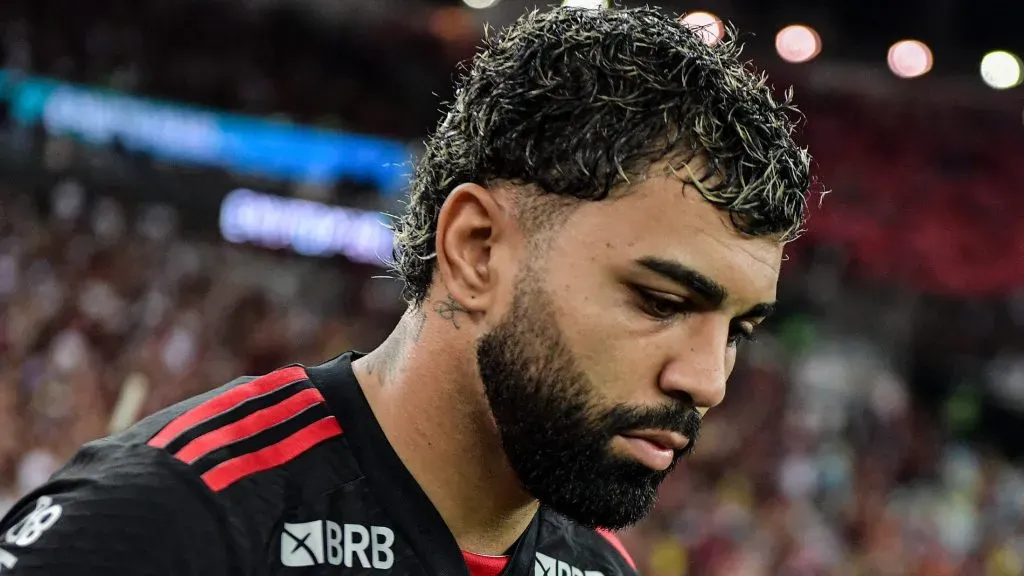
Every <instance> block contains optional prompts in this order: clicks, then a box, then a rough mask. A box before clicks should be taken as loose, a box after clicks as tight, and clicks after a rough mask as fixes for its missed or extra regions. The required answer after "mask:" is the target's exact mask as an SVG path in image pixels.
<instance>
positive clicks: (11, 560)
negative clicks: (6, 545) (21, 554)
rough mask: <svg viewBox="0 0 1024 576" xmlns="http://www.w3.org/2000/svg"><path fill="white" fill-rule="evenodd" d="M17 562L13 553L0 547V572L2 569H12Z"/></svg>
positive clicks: (0, 572) (1, 572)
mask: <svg viewBox="0 0 1024 576" xmlns="http://www.w3.org/2000/svg"><path fill="white" fill-rule="evenodd" d="M17 563H18V558H17V557H15V556H14V554H11V553H10V552H8V551H7V550H4V549H3V548H0V574H3V573H4V570H14V565H15V564H17Z"/></svg>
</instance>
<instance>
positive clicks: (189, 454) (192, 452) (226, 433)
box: [174, 388, 324, 464]
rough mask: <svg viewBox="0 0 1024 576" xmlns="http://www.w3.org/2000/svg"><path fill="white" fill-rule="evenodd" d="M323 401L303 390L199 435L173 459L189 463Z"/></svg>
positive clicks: (311, 391) (316, 392)
mask: <svg viewBox="0 0 1024 576" xmlns="http://www.w3.org/2000/svg"><path fill="white" fill-rule="evenodd" d="M323 401H324V397H323V396H321V395H320V391H319V390H317V389H316V388H307V389H305V390H303V391H301V392H299V393H298V394H294V395H292V396H289V397H288V398H286V399H285V400H283V401H281V402H280V403H278V404H275V405H273V406H268V407H266V408H264V409H262V410H258V411H256V412H253V413H252V414H249V415H248V416H246V417H245V418H242V419H241V420H239V421H237V422H232V423H231V424H228V425H226V426H224V427H222V428H218V429H216V430H213V431H211V432H207V433H206V434H203V435H202V436H200V437H198V438H196V439H195V440H193V441H191V442H189V443H188V444H186V445H185V446H184V447H183V448H182V449H181V450H179V451H178V452H177V453H176V454H175V455H174V456H175V457H176V458H177V459H178V460H181V461H182V462H184V463H186V464H191V463H193V462H195V461H196V460H198V459H200V458H202V457H203V456H206V455H207V454H209V453H210V452H213V451H214V450H217V449H220V448H223V447H225V446H227V445H228V444H231V443H232V442H237V441H239V440H242V439H244V438H248V437H250V436H254V435H256V434H258V433H260V432H262V431H264V430H268V429H270V428H271V427H273V426H276V425H278V424H280V423H282V422H284V421H286V420H288V419H289V418H291V417H292V416H295V415H296V414H298V413H299V412H302V411H303V410H305V409H306V408H309V407H310V406H313V405H315V404H319V403H321V402H323Z"/></svg>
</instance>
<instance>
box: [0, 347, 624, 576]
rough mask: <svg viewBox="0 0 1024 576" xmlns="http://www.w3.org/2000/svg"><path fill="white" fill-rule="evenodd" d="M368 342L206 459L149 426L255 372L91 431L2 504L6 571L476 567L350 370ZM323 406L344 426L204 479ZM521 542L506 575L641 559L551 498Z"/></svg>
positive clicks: (189, 572)
mask: <svg viewBox="0 0 1024 576" xmlns="http://www.w3.org/2000/svg"><path fill="white" fill-rule="evenodd" d="M357 357H358V355H357V354H353V353H349V354H344V355H342V356H340V357H338V358H336V359H334V360H332V361H330V362H327V363H325V364H323V365H321V366H317V367H312V368H308V369H307V374H308V375H309V381H303V382H300V383H297V384H295V385H293V386H289V387H287V389H288V390H290V392H287V393H286V392H280V393H274V394H267V395H265V396H261V397H259V398H258V399H253V400H251V401H249V402H250V403H247V404H248V405H247V406H246V407H245V408H241V407H239V408H237V409H235V410H232V411H231V412H229V413H226V414H225V415H223V416H215V417H213V418H210V419H209V420H207V421H206V422H203V423H202V424H200V425H199V426H200V427H201V428H202V430H203V431H204V432H209V431H212V430H216V429H218V428H219V426H223V425H226V424H228V423H231V422H234V421H236V420H237V419H238V418H239V417H240V416H241V415H243V414H247V413H251V411H252V410H251V409H253V408H254V407H256V406H258V407H259V408H265V407H268V406H272V405H275V404H276V402H275V401H281V400H284V399H286V398H287V397H289V396H290V395H291V394H292V393H295V392H296V391H298V390H300V389H303V388H308V387H310V386H315V387H316V388H317V389H319V390H320V393H321V394H322V395H323V397H324V402H323V403H320V404H316V405H314V406H312V407H310V408H307V409H306V410H305V411H303V412H300V413H297V414H295V415H294V416H292V417H291V418H289V419H288V420H286V421H285V422H282V423H281V424H278V425H276V426H274V427H272V428H270V429H268V430H266V431H263V432H260V433H258V434H255V435H253V436H252V437H251V438H246V439H240V440H239V441H237V442H234V443H232V444H229V445H228V446H227V447H225V448H224V449H222V450H221V451H216V452H214V453H213V454H211V455H209V456H207V457H205V458H203V459H200V460H199V461H197V462H196V464H195V465H193V466H189V465H186V464H184V463H182V462H180V461H179V460H177V459H176V458H174V456H173V455H172V450H169V449H159V448H154V447H151V446H148V445H147V444H146V442H147V441H148V440H149V439H150V438H152V437H153V436H154V435H155V434H156V433H157V432H158V431H159V430H161V429H162V428H164V427H165V426H166V425H167V424H168V423H169V422H170V421H172V420H173V419H174V418H176V417H177V416H180V415H181V414H184V413H185V412H187V411H188V410H190V409H191V408H194V407H196V406H198V405H200V404H202V403H203V402H205V401H206V400H209V399H210V398H214V397H216V396H217V395H218V394H222V393H224V392H226V391H228V390H230V389H232V388H235V387H237V386H242V385H244V384H246V383H248V382H251V381H252V378H248V377H247V378H240V379H238V380H235V381H233V382H231V383H228V384H226V385H224V386H222V387H220V388H218V389H216V390H213V391H211V392H208V393H206V394H203V395H200V396H197V397H195V398H192V399H189V400H186V401H185V402H182V403H180V404H177V405H175V406H172V407H170V408H168V409H166V410H163V411H161V412H159V413H157V414H155V415H153V416H151V417H149V418H146V419H145V420H143V421H142V422H140V423H139V424H137V425H135V426H133V427H132V428H130V429H129V430H127V431H125V432H124V433H121V434H118V435H116V436H112V437H109V438H105V439H102V440H99V441H96V442H93V443H90V444H88V445H86V446H85V447H83V448H82V450H80V451H79V452H78V454H76V456H75V457H74V458H73V459H72V461H71V462H69V463H68V464H67V465H66V466H65V467H63V468H62V469H61V470H60V471H59V472H58V473H57V474H56V475H55V476H54V477H53V478H52V479H51V480H50V481H49V482H48V483H47V484H45V485H44V486H42V487H41V488H39V489H38V490H36V491H35V492H33V493H32V494H29V495H28V496H26V497H25V498H24V499H22V500H21V501H20V502H19V503H18V504H16V505H15V507H14V509H12V510H11V511H10V512H9V513H8V514H7V515H6V516H5V517H4V518H2V519H0V576H43V575H45V576H65V575H67V576H71V575H74V576H110V575H117V576H150V575H152V576H207V575H209V576H289V575H291V576H328V575H339V574H341V575H344V574H353V575H354V574H365V575H381V576H383V575H385V574H394V575H403V576H405V575H409V576H413V575H416V576H468V574H469V571H468V569H467V568H466V565H465V562H464V559H463V556H462V552H461V551H460V550H459V547H458V545H457V543H456V542H455V539H454V538H453V537H452V535H451V532H450V530H448V527H447V526H446V525H445V523H444V521H443V519H442V518H441V516H440V514H438V512H437V510H436V509H434V507H433V505H432V504H431V503H430V500H429V499H428V498H427V496H426V495H425V494H424V493H423V490H422V489H421V488H420V487H419V485H418V484H417V483H416V481H415V479H414V478H413V477H412V475H411V474H410V473H409V471H408V470H407V469H406V468H405V466H404V465H403V464H402V462H401V460H400V459H399V457H398V455H397V454H396V453H395V451H394V450H393V449H392V447H391V445H390V444H389V443H388V441H387V437H386V436H385V435H384V432H383V430H381V428H380V425H379V424H378V423H377V420H376V419H375V418H374V416H373V412H372V410H371V409H370V406H369V404H368V403H367V401H366V397H365V396H364V395H363V393H362V388H361V387H360V386H359V383H358V381H357V380H356V378H355V375H354V374H353V372H352V368H351V362H352V360H353V359H354V358H357ZM325 416H326V417H330V416H333V417H334V418H335V419H336V420H337V421H338V423H339V425H340V427H341V430H342V434H341V435H340V436H335V437H333V438H329V439H327V440H324V441H322V442H320V443H318V444H316V445H314V446H311V447H309V448H308V449H307V450H305V451H304V452H302V453H301V454H298V455H296V456H295V457H294V458H292V459H291V460H289V461H288V462H286V463H284V464H282V465H280V466H276V467H273V468H269V469H267V470H260V471H259V472H255V473H253V474H250V475H249V476H246V477H244V478H243V479H241V480H239V481H238V482H236V483H234V484H232V485H230V486H229V487H227V488H226V489H224V490H222V491H220V492H216V493H215V492H213V491H212V490H210V489H209V488H208V487H207V486H206V484H205V483H204V482H203V480H202V478H201V472H202V470H204V469H206V468H208V466H209V464H210V462H213V461H223V460H224V459H226V458H230V457H231V455H232V454H236V453H249V452H251V448H253V447H254V446H255V447H263V446H269V445H272V444H274V443H275V442H277V441H279V440H281V439H283V438H284V437H286V436H288V435H289V434H291V433H292V432H295V431H296V430H299V429H301V428H303V426H305V425H307V424H309V423H310V422H313V421H315V420H317V419H319V418H323V417H325ZM253 443H255V444H253ZM173 444H174V447H177V448H180V446H179V444H180V442H174V443H173ZM250 444H252V445H250ZM208 459H212V460H208ZM57 506H59V508H60V515H59V517H56V518H55V519H54V518H53V516H54V514H53V512H54V510H55V509H56V508H55V507H57ZM51 519H52V520H53V521H52V522H50V520H51ZM510 552H511V559H510V561H509V564H508V566H507V567H506V569H505V571H504V572H503V575H502V576H535V575H538V576H539V575H543V576H560V575H564V574H571V575H573V576H628V575H631V574H633V573H634V572H633V571H632V569H631V568H630V567H629V565H628V564H627V562H626V560H625V559H624V558H623V557H622V556H621V555H620V554H619V553H618V552H617V551H616V550H615V549H614V548H613V547H612V546H611V545H610V544H609V543H608V542H607V541H605V539H604V538H603V537H601V536H600V535H599V534H597V533H595V532H594V531H592V530H589V529H585V528H582V527H579V526H577V525H575V524H573V523H572V522H570V521H568V520H567V519H565V518H563V517H561V516H559V515H557V514H555V513H553V512H552V511H550V510H548V509H546V508H543V507H542V508H541V510H540V512H539V513H538V514H537V517H536V518H534V521H533V522H532V523H531V524H530V527H529V529H528V530H527V531H526V533H524V534H523V536H522V537H521V538H520V539H519V540H518V541H517V543H516V544H515V546H513V547H512V549H511V550H510ZM5 563H6V564H5Z"/></svg>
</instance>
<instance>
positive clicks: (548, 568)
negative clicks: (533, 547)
mask: <svg viewBox="0 0 1024 576" xmlns="http://www.w3.org/2000/svg"><path fill="white" fill-rule="evenodd" d="M533 576H604V574H602V573H601V572H598V571H597V570H580V569H579V568H577V567H575V566H573V565H572V564H569V563H568V562H563V561H561V560H556V559H555V558H552V557H551V556H548V555H547V554H541V553H540V552H537V560H536V562H534V563H533Z"/></svg>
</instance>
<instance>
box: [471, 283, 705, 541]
mask: <svg viewBox="0 0 1024 576" xmlns="http://www.w3.org/2000/svg"><path fill="white" fill-rule="evenodd" d="M554 318H555V316H554V309H553V306H552V305H551V298H550V297H549V296H548V295H547V294H546V293H545V292H544V290H543V288H542V287H541V286H540V285H539V282H537V281H536V279H535V277H534V276H533V275H532V274H530V273H524V275H523V276H522V277H521V278H520V280H519V281H518V283H517V286H516V294H515V296H514V298H513V302H512V306H511V308H510V309H509V312H508V314H507V315H506V316H505V318H504V319H503V320H502V322H501V324H499V325H498V326H496V327H494V328H493V329H492V330H491V331H490V332H488V333H487V334H485V335H484V336H483V337H482V338H481V339H480V340H479V342H478V343H477V366H478V368H479V371H480V377H481V379H482V381H483V387H484V393H485V395H486V397H487V401H488V403H489V404H490V409H491V413H492V415H493V417H494V421H495V423H496V425H497V429H498V434H499V437H500V440H501V444H502V448H503V449H504V451H505V455H506V457H507V458H508V461H509V464H510V465H511V467H512V470H513V471H514V472H515V474H516V476H517V477H518V480H519V482H520V484H521V485H522V487H523V488H524V489H525V490H526V492H527V493H529V494H530V495H532V496H533V497H534V498H536V499H537V500H538V501H539V502H540V503H541V504H543V505H545V506H547V507H549V508H551V509H553V510H555V511H556V512H558V513H560V514H562V515H564V516H566V517H568V518H570V519H572V520H574V521H576V522H578V523H580V524H583V525H585V526H589V527H591V528H607V529H611V530H617V529H621V528H625V527H627V526H631V525H633V524H635V523H636V522H638V521H640V520H641V519H643V518H644V517H645V516H647V514H648V513H649V512H650V511H651V509H652V508H653V506H654V502H655V499H656V496H657V489H658V486H659V485H660V484H661V483H662V481H664V479H665V478H666V477H667V476H668V475H669V473H670V472H671V471H672V470H673V469H674V468H675V465H676V464H677V463H678V462H679V459H680V458H681V457H682V456H684V455H685V454H687V453H689V452H691V451H692V450H693V447H694V445H695V444H696V441H697V436H698V433H699V431H700V414H699V413H698V412H697V411H696V410H695V409H694V407H693V404H692V402H688V401H685V399H679V400H677V401H668V402H666V404H663V405H659V406H654V407H651V406H626V405H618V406H611V407H608V406H605V405H604V404H602V403H601V402H600V398H599V396H598V392H599V391H598V390H597V387H596V386H595V385H594V384H593V383H592V382H591V380H590V378H589V377H588V376H587V374H586V373H585V372H584V371H583V370H582V369H581V368H580V366H579V365H578V363H577V361H576V358H575V356H574V355H573V353H572V351H571V350H570V349H569V346H568V345H567V344H566V342H565V338H564V336H563V334H562V331H561V330H560V329H559V328H558V326H557V325H556V324H555V322H554ZM642 429H657V430H670V431H675V432H678V433H680V434H683V435H685V436H686V437H687V438H689V440H690V442H689V444H688V446H687V448H686V450H684V451H676V454H675V459H674V460H673V464H672V466H670V467H669V468H668V469H667V470H654V469H651V468H648V467H647V466H644V465H643V464H641V463H640V462H637V461H635V460H633V459H630V458H626V457H622V456H618V455H616V454H615V453H614V452H613V451H612V449H611V442H612V440H613V439H614V438H615V436H616V435H618V434H621V433H625V432H629V431H636V430H642Z"/></svg>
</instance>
